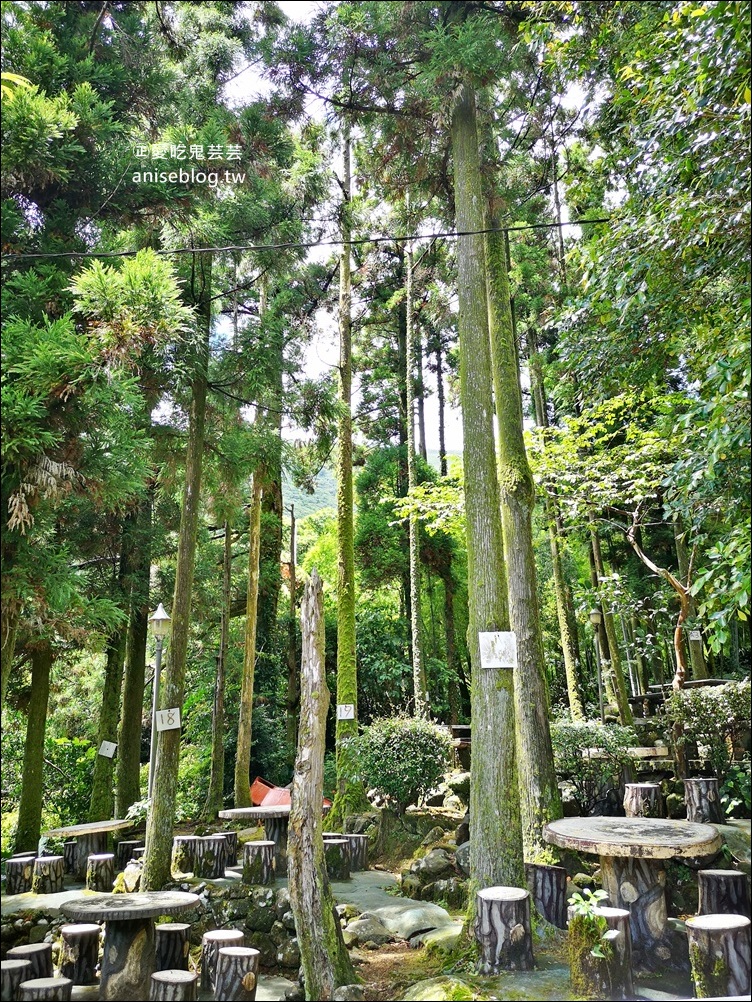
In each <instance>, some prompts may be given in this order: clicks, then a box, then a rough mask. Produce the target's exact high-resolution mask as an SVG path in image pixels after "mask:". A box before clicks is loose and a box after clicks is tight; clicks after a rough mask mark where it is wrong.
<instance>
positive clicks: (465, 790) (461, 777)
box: [446, 772, 470, 804]
mask: <svg viewBox="0 0 752 1002" xmlns="http://www.w3.org/2000/svg"><path fill="white" fill-rule="evenodd" d="M446 785H447V787H448V789H449V790H450V791H451V792H452V793H453V794H454V796H455V797H459V798H460V800H461V801H462V802H463V803H465V804H469V803H470V773H469V772H453V773H452V774H451V776H447V780H446Z"/></svg>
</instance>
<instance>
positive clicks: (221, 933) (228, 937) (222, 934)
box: [201, 929, 244, 992]
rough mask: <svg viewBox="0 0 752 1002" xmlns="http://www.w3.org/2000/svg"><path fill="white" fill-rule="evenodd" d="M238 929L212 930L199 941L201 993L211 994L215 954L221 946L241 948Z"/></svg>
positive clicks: (241, 940) (240, 933)
mask: <svg viewBox="0 0 752 1002" xmlns="http://www.w3.org/2000/svg"><path fill="white" fill-rule="evenodd" d="M243 939H244V936H243V933H242V932H241V931H240V929H214V930H213V931H212V932H205V933H204V938H203V939H202V940H201V991H202V992H213V991H214V979H215V977H216V973H217V954H218V953H219V951H220V950H221V948H222V947H223V946H242V945H243Z"/></svg>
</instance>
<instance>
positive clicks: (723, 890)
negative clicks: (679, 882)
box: [697, 870, 750, 918]
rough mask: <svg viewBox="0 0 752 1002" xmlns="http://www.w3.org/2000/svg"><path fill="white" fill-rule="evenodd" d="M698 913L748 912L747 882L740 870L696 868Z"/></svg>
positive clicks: (738, 913)
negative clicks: (698, 892) (698, 893)
mask: <svg viewBox="0 0 752 1002" xmlns="http://www.w3.org/2000/svg"><path fill="white" fill-rule="evenodd" d="M697 884H698V888H699V891H700V897H699V904H698V906H697V914H698V915H746V916H747V918H749V917H750V914H749V911H750V909H749V883H748V877H747V875H746V873H742V872H741V870H698V871H697Z"/></svg>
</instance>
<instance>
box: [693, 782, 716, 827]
mask: <svg viewBox="0 0 752 1002" xmlns="http://www.w3.org/2000/svg"><path fill="white" fill-rule="evenodd" d="M684 800H685V801H686V804H687V821H697V822H699V823H705V822H710V823H711V824H717V825H721V824H723V815H722V813H721V798H720V794H719V792H718V780H717V779H715V778H712V779H711V778H709V777H702V778H700V779H685V780H684Z"/></svg>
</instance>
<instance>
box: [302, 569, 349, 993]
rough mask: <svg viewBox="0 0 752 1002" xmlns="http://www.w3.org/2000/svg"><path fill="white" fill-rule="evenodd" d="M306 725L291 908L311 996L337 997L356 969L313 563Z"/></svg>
mask: <svg viewBox="0 0 752 1002" xmlns="http://www.w3.org/2000/svg"><path fill="white" fill-rule="evenodd" d="M300 620H301V629H302V633H303V653H302V658H301V668H300V688H301V693H300V706H301V712H300V728H299V734H298V753H297V758H296V761H295V774H294V776H293V783H292V808H291V810H290V824H289V829H288V842H287V847H288V878H289V889H290V906H291V908H292V913H293V917H294V919H295V929H296V932H297V936H298V944H299V946H300V957H301V963H302V966H303V978H304V982H305V997H306V999H311V1000H317V999H331V997H332V995H333V993H334V990H335V989H336V988H338V987H339V986H341V985H347V984H352V983H353V982H354V981H355V974H354V972H353V967H352V964H351V962H350V957H349V954H348V952H347V950H346V948H345V945H344V943H343V941H342V932H341V929H340V924H339V919H338V917H337V915H336V913H335V911H334V898H333V896H332V892H331V887H330V885H329V878H328V876H327V872H326V862H325V859H324V836H323V824H322V817H321V801H322V797H323V794H324V746H325V743H326V717H327V712H328V709H329V690H328V688H327V685H326V673H325V671H324V646H325V644H324V596H323V586H322V584H321V578H320V577H319V575H318V572H317V571H316V569H315V568H314V569H313V571H312V572H311V577H310V579H309V581H308V584H307V585H306V589H305V592H304V595H303V603H302V608H301V615H300Z"/></svg>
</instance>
